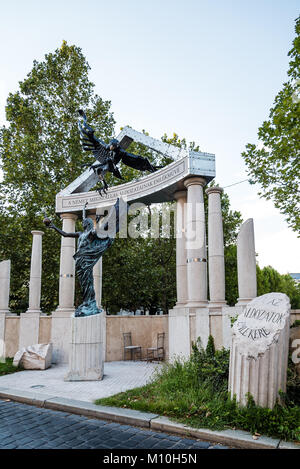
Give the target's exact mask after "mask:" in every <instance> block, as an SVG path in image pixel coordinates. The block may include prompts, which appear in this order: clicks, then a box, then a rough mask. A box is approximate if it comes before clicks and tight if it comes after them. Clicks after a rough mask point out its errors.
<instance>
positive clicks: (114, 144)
mask: <svg viewBox="0 0 300 469" xmlns="http://www.w3.org/2000/svg"><path fill="white" fill-rule="evenodd" d="M78 112H79V114H80V116H81V117H82V121H83V125H82V124H81V121H80V120H79V121H78V128H79V132H80V136H81V139H82V147H83V150H85V151H88V152H90V151H91V152H92V153H93V156H94V158H95V159H96V160H97V161H98V163H93V164H92V165H89V163H88V164H87V166H89V167H90V169H91V170H93V171H94V173H95V174H97V175H98V177H99V180H100V181H101V187H100V188H99V189H97V190H98V192H99V194H100V195H101V196H102V192H104V193H105V194H106V191H107V189H108V185H107V182H106V181H105V175H106V173H108V172H110V173H112V174H113V175H114V176H116V177H117V178H118V179H123V178H122V176H121V173H120V171H119V169H118V166H117V165H118V163H120V161H122V162H123V163H124V164H126V165H127V166H130V167H131V168H134V169H138V170H140V171H150V172H154V171H156V170H157V169H159V168H161V166H153V165H152V164H151V163H150V161H149V160H148V159H147V158H143V157H142V156H140V155H134V154H133V153H128V152H127V151H125V150H123V149H122V148H121V146H120V142H119V141H118V140H116V139H115V138H114V139H112V140H111V141H110V142H109V143H108V144H106V143H105V142H103V140H100V139H99V138H97V137H95V135H94V129H93V128H92V127H90V126H89V125H88V124H87V117H86V115H85V113H84V112H83V111H82V110H81V109H80V110H79V111H78Z"/></svg>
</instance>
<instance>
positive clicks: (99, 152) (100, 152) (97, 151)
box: [78, 109, 109, 163]
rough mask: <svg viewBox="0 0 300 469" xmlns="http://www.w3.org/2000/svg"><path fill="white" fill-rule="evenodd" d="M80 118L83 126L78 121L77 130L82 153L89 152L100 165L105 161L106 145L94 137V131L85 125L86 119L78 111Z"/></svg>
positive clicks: (106, 155)
mask: <svg viewBox="0 0 300 469" xmlns="http://www.w3.org/2000/svg"><path fill="white" fill-rule="evenodd" d="M78 112H79V114H80V116H81V117H82V118H83V125H81V122H80V120H79V121H78V129H79V133H80V137H81V143H82V148H83V150H84V151H91V152H92V153H93V156H94V157H95V158H96V160H98V161H99V162H100V163H103V162H104V161H106V160H107V157H108V154H109V151H108V149H107V145H106V143H105V142H103V140H100V139H99V138H97V137H95V135H94V132H95V131H94V129H93V128H92V127H90V126H89V125H88V124H87V117H86V115H85V113H84V112H83V111H82V110H81V109H80V110H79V111H78Z"/></svg>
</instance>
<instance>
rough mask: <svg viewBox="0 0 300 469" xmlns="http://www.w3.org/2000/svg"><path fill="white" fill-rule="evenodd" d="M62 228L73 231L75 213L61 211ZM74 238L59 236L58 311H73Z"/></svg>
mask: <svg viewBox="0 0 300 469" xmlns="http://www.w3.org/2000/svg"><path fill="white" fill-rule="evenodd" d="M60 217H61V218H62V220H63V226H62V230H63V231H65V232H66V233H73V232H75V222H76V220H77V215H74V214H73V213H62V214H61V216H60ZM75 243H76V239H75V238H64V237H62V238H61V250H60V272H59V306H58V308H57V311H59V312H64V311H67V312H70V311H72V312H74V310H75V308H74V293H75V261H74V259H73V255H74V254H75Z"/></svg>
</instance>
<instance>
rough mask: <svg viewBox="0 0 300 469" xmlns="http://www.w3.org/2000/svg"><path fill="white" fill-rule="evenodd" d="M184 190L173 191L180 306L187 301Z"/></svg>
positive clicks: (178, 306)
mask: <svg viewBox="0 0 300 469" xmlns="http://www.w3.org/2000/svg"><path fill="white" fill-rule="evenodd" d="M186 197H187V192H186V191H179V192H175V194H174V198H175V200H176V201H177V203H176V287H177V303H176V306H175V308H182V307H183V306H184V305H185V304H186V302H187V262H186V247H185V225H186Z"/></svg>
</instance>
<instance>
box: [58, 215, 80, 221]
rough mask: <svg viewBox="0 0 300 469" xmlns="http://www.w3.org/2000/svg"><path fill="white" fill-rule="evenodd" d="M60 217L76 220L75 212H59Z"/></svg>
mask: <svg viewBox="0 0 300 469" xmlns="http://www.w3.org/2000/svg"><path fill="white" fill-rule="evenodd" d="M60 218H61V219H62V220H65V219H70V220H75V221H76V220H77V218H78V216H77V215H76V214H75V213H61V214H60Z"/></svg>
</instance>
